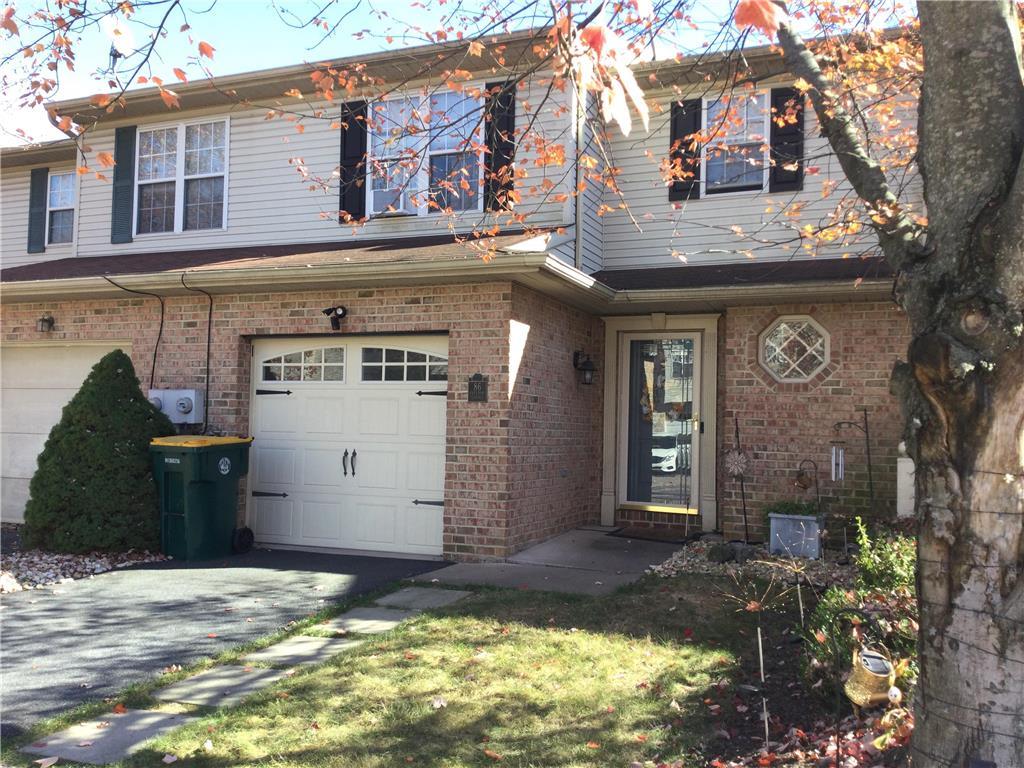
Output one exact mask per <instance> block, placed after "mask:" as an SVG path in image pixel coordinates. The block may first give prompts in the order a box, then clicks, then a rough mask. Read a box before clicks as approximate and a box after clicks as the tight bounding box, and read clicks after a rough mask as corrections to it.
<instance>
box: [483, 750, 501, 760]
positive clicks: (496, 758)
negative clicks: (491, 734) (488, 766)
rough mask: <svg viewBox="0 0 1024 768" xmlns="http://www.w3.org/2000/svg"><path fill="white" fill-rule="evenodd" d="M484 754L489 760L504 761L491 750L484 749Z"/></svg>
mask: <svg viewBox="0 0 1024 768" xmlns="http://www.w3.org/2000/svg"><path fill="white" fill-rule="evenodd" d="M484 754H485V755H486V756H487V757H489V758H491V760H504V759H505V758H503V757H502V756H501V755H499V754H498V753H497V752H495V751H494V750H493V749H485V750H484Z"/></svg>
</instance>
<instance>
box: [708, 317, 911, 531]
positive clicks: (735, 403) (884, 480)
mask: <svg viewBox="0 0 1024 768" xmlns="http://www.w3.org/2000/svg"><path fill="white" fill-rule="evenodd" d="M780 315H809V316H810V317H812V318H814V319H815V320H817V321H818V323H820V324H821V325H822V326H823V327H824V328H825V329H826V330H827V331H828V333H829V336H830V340H831V360H830V362H829V364H828V365H827V366H826V367H825V368H824V369H823V370H822V371H821V372H820V373H818V375H817V376H815V377H814V378H813V379H812V380H811V381H809V382H807V383H802V384H791V383H780V382H778V381H776V380H775V379H774V378H772V376H771V375H769V374H768V373H767V372H766V371H765V370H764V368H762V367H761V365H760V363H759V362H758V355H757V345H758V339H759V336H760V334H761V333H762V332H763V331H764V330H765V329H766V328H767V327H768V326H769V325H770V324H771V323H772V322H773V321H774V320H775V319H776V318H777V317H779V316H780ZM721 339H722V341H721V348H720V355H719V361H720V362H719V372H718V375H719V392H720V396H719V429H718V433H719V436H720V437H719V442H720V444H721V446H720V450H719V457H721V455H722V453H723V452H724V451H725V450H728V449H730V448H732V447H733V444H734V417H737V418H738V419H739V427H740V441H741V443H742V446H743V449H744V451H745V452H746V454H747V457H748V461H749V470H748V472H747V475H746V476H745V479H744V486H745V489H746V496H747V513H748V520H749V522H750V530H751V535H752V537H755V538H757V539H764V538H766V531H765V527H764V523H765V517H764V508H765V506H766V505H768V504H769V503H771V502H773V501H776V500H781V499H793V500H809V499H813V488H812V489H811V490H808V491H807V492H803V491H801V490H800V489H799V488H797V487H796V486H795V485H794V479H795V477H796V472H797V467H798V465H799V463H800V462H801V460H803V459H811V460H813V461H815V462H817V465H818V482H819V487H820V489H821V495H822V498H823V502H824V508H825V511H826V512H827V513H835V514H837V515H841V516H843V517H845V518H851V517H852V516H854V515H865V516H868V517H891V516H894V515H895V503H896V451H897V446H898V444H899V441H900V439H901V437H900V435H901V427H902V420H901V417H900V410H899V405H898V404H897V402H896V399H895V398H894V397H893V396H892V395H890V394H889V374H890V372H891V371H892V366H893V364H894V363H895V362H896V361H897V360H898V359H899V358H901V357H905V355H906V350H907V345H908V344H909V341H910V335H909V331H908V328H907V323H906V320H905V318H904V317H903V316H902V315H901V313H900V312H899V311H898V310H897V309H896V307H895V306H894V305H893V304H890V303H883V302H879V303H863V304H822V305H787V306H774V307H735V308H731V309H730V310H729V311H728V312H727V313H726V315H725V319H724V333H723V334H722V336H721ZM865 406H866V407H867V408H868V423H869V428H870V431H871V459H872V466H873V476H874V486H875V508H874V509H872V508H871V505H870V501H869V494H868V472H867V460H866V456H865V449H864V436H863V434H862V433H861V432H860V431H858V430H856V429H850V428H845V429H843V430H841V431H840V432H836V431H835V430H833V428H832V427H833V424H835V423H836V422H838V421H858V423H859V421H860V419H862V418H863V417H862V414H861V412H859V411H858V410H857V409H858V408H862V407H865ZM834 439H838V440H842V441H844V443H845V448H846V477H845V481H844V482H843V483H842V484H841V485H839V484H834V483H832V481H831V472H830V459H831V441H832V440H834ZM718 519H719V524H720V526H721V527H722V528H723V530H724V532H725V534H726V536H728V537H731V538H738V537H741V536H742V534H743V517H742V510H741V500H740V489H739V482H738V481H736V480H734V479H733V478H731V477H729V476H728V474H727V473H726V471H725V468H724V466H723V463H722V461H721V460H720V461H719V463H718ZM835 527H836V526H835V525H834V524H833V525H832V528H833V529H834V528H835ZM832 532H833V533H837V532H836V531H835V530H833V531H832ZM839 535H841V534H839Z"/></svg>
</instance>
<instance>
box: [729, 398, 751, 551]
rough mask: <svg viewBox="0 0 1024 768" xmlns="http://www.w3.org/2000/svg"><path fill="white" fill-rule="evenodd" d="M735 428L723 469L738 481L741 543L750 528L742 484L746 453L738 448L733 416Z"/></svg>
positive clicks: (746, 539)
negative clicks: (740, 510) (741, 513)
mask: <svg viewBox="0 0 1024 768" xmlns="http://www.w3.org/2000/svg"><path fill="white" fill-rule="evenodd" d="M733 424H734V426H735V428H736V447H735V448H733V449H732V450H731V451H726V454H725V471H726V472H728V473H729V474H730V475H731V476H732V477H733V478H735V479H737V480H739V481H740V502H741V503H742V504H743V543H744V544H749V543H750V530H749V529H748V527H747V491H746V488H745V487H744V485H743V476H744V475H745V474H746V472H747V454H745V453H744V452H743V450H742V449H741V448H740V420H739V417H738V416H734V417H733Z"/></svg>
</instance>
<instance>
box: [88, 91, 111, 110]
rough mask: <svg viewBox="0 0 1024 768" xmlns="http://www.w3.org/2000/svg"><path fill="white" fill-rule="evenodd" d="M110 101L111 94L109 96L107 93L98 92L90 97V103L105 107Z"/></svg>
mask: <svg viewBox="0 0 1024 768" xmlns="http://www.w3.org/2000/svg"><path fill="white" fill-rule="evenodd" d="M110 101H111V99H110V96H108V95H107V94H105V93H97V94H96V95H95V96H93V97H92V98H91V99H89V103H90V104H93V105H95V106H97V107H105V106H107V104H109V103H110Z"/></svg>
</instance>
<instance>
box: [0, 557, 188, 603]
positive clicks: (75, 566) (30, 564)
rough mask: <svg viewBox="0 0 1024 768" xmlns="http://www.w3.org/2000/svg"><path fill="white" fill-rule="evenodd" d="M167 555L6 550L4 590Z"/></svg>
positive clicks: (0, 566)
mask: <svg viewBox="0 0 1024 768" xmlns="http://www.w3.org/2000/svg"><path fill="white" fill-rule="evenodd" d="M167 559H168V558H167V557H166V556H164V555H161V554H159V553H152V552H124V553H115V554H112V553H99V552H91V553H89V554H86V555H65V554H56V553H53V552H44V551H42V550H40V549H30V550H26V551H14V552H9V551H4V552H2V553H0V593H6V592H20V591H21V590H23V589H40V588H43V587H47V586H50V585H53V584H66V583H68V582H69V581H74V580H75V579H86V578H92V577H93V576H95V575H97V574H100V573H105V572H106V571H112V570H114V569H115V568H124V567H125V566H128V565H139V564H141V563H155V562H159V561H161V560H167Z"/></svg>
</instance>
